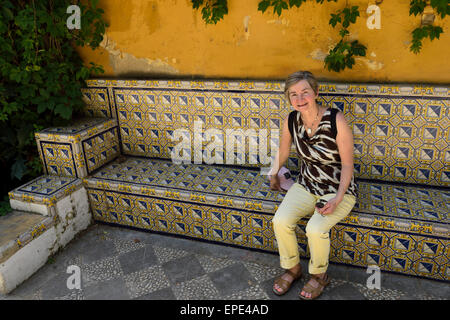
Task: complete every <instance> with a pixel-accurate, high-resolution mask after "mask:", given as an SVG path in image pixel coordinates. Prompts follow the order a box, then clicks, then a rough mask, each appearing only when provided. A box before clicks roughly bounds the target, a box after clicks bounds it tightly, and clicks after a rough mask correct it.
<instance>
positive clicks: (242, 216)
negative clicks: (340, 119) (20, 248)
mask: <svg viewBox="0 0 450 320" xmlns="http://www.w3.org/2000/svg"><path fill="white" fill-rule="evenodd" d="M282 88H283V84H282V82H279V81H278V82H277V81H266V82H262V81H261V82H259V81H182V80H173V81H161V80H159V81H157V80H154V81H144V80H139V81H138V80H136V81H134V80H133V81H132V80H126V81H125V80H124V81H121V80H90V81H88V87H87V88H86V89H84V90H83V94H84V97H85V102H86V105H87V106H86V113H87V115H88V116H89V117H104V119H103V120H99V119H97V120H96V121H98V122H97V124H96V125H97V126H101V125H100V124H101V123H102V124H103V126H102V127H101V128H100V127H99V128H98V129H97V130H91V132H88V129H87V128H88V127H89V125H84V124H83V123H82V122H81V123H80V124H78V125H77V126H75V127H74V128H72V130H73V132H74V133H73V134H72V135H79V136H83V138H82V139H73V140H74V141H78V142H77V143H81V145H82V146H81V147H78V149H77V148H76V147H72V149H71V150H72V153H68V154H69V156H68V157H66V160H63V158H58V161H59V162H57V164H56V165H54V164H50V161H47V159H46V157H47V156H48V157H49V155H48V154H46V153H45V147H44V148H43V149H42V150H44V151H43V152H42V153H41V155H42V157H43V163H44V164H45V165H46V168H47V169H46V170H47V172H48V173H51V172H53V171H52V170H53V169H52V168H51V167H50V165H53V166H54V167H56V168H57V169H58V168H63V169H59V172H58V174H60V175H61V174H66V173H67V172H68V171H64V168H65V167H66V166H67V167H69V166H71V168H72V171H73V172H75V173H76V175H73V176H74V177H78V178H82V180H83V185H84V187H85V188H86V190H87V192H88V195H89V202H90V206H91V212H92V215H93V217H94V220H95V221H99V222H105V223H111V224H116V225H122V226H126V227H134V228H139V229H143V230H149V231H155V232H163V233H168V234H176V235H179V236H184V237H189V238H192V239H198V240H202V241H214V242H219V243H223V244H228V245H237V246H242V247H246V248H252V249H258V250H265V251H270V252H276V251H277V249H276V248H277V245H276V241H275V238H274V235H273V231H272V226H271V219H272V217H273V214H274V212H275V211H276V208H277V206H278V205H279V203H280V202H281V200H282V198H283V193H280V192H275V191H271V190H269V186H268V183H267V180H266V178H265V177H264V175H262V174H261V173H263V170H261V169H262V168H268V167H269V166H270V165H269V163H268V162H267V159H266V158H265V157H264V155H263V154H259V152H258V150H256V149H254V148H253V147H254V146H255V145H259V146H261V145H262V143H261V141H263V139H266V140H265V141H266V142H267V144H266V145H265V147H266V148H267V150H268V151H269V150H272V152H273V149H270V148H271V146H276V145H278V138H279V132H280V126H281V123H282V121H283V119H284V118H285V117H286V115H287V114H288V112H289V106H287V104H286V102H285V100H284V97H283V94H282ZM319 90H320V92H321V94H320V97H319V101H320V102H321V103H324V104H327V105H329V106H330V107H334V108H339V109H340V110H343V111H344V113H345V116H346V118H347V120H348V121H349V123H350V125H351V126H352V128H353V132H354V141H355V175H356V178H357V183H358V191H359V197H358V201H357V204H356V206H355V208H354V210H353V211H352V213H351V214H350V215H349V216H348V217H347V218H346V219H345V220H344V221H342V222H341V223H339V224H338V225H336V226H335V227H334V228H333V229H332V231H331V240H332V244H331V245H332V250H331V256H330V260H331V261H332V262H336V263H343V264H349V265H355V266H360V267H366V266H367V265H372V264H376V265H378V266H379V267H380V268H381V269H382V270H385V271H391V272H399V273H403V274H408V275H413V276H419V277H426V278H432V279H438V280H445V281H449V280H450V266H449V256H450V254H449V250H450V249H449V240H450V228H449V219H448V212H449V211H450V210H449V209H450V166H449V164H450V145H449V140H450V139H449V137H450V121H449V100H450V95H449V92H450V90H449V88H448V87H428V86H419V85H417V86H415V85H408V86H395V85H365V84H333V83H324V84H321V86H320V89H319ZM196 127H197V128H199V127H201V128H202V130H203V134H196V132H195V131H194V128H196ZM108 130H109V131H108ZM227 130H229V131H227ZM239 130H241V131H239ZM105 131H108V132H110V133H109V136H108V138H107V139H106V138H105V135H104V132H105ZM46 132H47V133H48V132H51V133H52V139H53V140H52V141H55V142H56V141H57V140H58V139H59V140H58V141H63V142H64V143H66V142H67V141H68V140H70V139H71V138H69V137H70V136H71V133H68V132H67V130H65V129H64V128H60V129H55V128H54V129H49V130H47V131H46ZM59 133H61V136H60V137H59V138H58V137H57V136H58V135H59ZM62 135H65V136H64V137H62ZM36 136H37V139H38V145H39V144H41V145H42V143H41V142H40V141H41V140H45V141H48V140H49V139H48V138H45V139H44V138H42V137H43V133H40V134H37V135H36ZM100 136H101V137H100ZM203 139H204V140H203ZM229 139H234V140H235V141H237V142H239V141H246V142H245V143H244V144H243V145H240V146H239V145H238V146H237V147H236V148H231V149H227V148H226V146H227V142H229V141H231V140H229ZM106 141H109V142H106ZM55 146H56V147H55V148H56V149H59V148H60V147H58V144H57V143H55ZM88 146H89V147H90V148H94V151H91V155H97V157H98V156H100V155H101V154H102V152H103V158H102V161H99V160H96V159H94V161H91V162H90V163H89V159H91V158H93V156H85V155H84V154H85V152H87V149H88ZM200 146H201V147H200ZM221 146H223V150H222V149H221ZM46 147H47V146H46ZM199 148H200V149H203V150H206V151H207V152H206V153H207V154H208V155H209V157H207V158H204V159H203V164H198V163H197V162H198V160H199V158H201V154H199V153H198V152H196V151H197V150H198V149H199ZM65 150H68V149H65ZM74 150H77V151H74ZM80 150H81V151H80ZM106 150H110V151H109V153H108V151H106ZM61 152H63V153H64V155H66V153H67V152H69V151H67V152H64V151H61ZM119 153H120V156H119ZM173 154H178V155H179V156H180V157H181V158H184V160H185V161H184V163H182V164H177V163H175V162H174V161H173V160H172V155H173ZM273 154H274V153H273ZM215 156H218V159H229V158H230V157H234V159H235V160H234V162H233V163H230V162H228V161H224V162H225V164H217V163H214V159H216V158H214V157H215ZM97 159H98V158H97ZM113 159H114V160H113ZM111 160H112V161H111ZM205 162H208V163H210V162H212V163H210V164H206V163H205ZM69 164H70V165H69ZM297 165H298V159H297V157H296V155H295V152H294V149H292V152H291V155H290V157H289V160H288V167H289V169H290V170H291V171H292V172H294V173H295V172H296V167H297ZM305 225H306V220H302V221H300V223H299V226H298V239H299V245H300V250H301V251H302V252H301V254H302V256H303V257H305V256H307V255H308V248H307V243H306V237H305V234H304V229H305Z"/></svg>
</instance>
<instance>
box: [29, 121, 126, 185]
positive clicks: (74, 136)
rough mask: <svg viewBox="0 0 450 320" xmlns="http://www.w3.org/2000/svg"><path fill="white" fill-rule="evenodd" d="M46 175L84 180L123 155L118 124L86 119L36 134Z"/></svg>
mask: <svg viewBox="0 0 450 320" xmlns="http://www.w3.org/2000/svg"><path fill="white" fill-rule="evenodd" d="M35 136H36V142H37V146H38V150H39V155H40V157H41V161H42V163H43V165H44V170H45V171H46V174H49V175H59V176H64V177H77V178H82V177H85V176H87V175H88V174H90V173H91V172H93V171H94V170H95V169H97V168H99V167H101V166H102V165H104V164H106V163H108V162H110V161H111V160H113V159H115V158H116V157H117V156H118V155H119V154H120V146H119V134H118V127H117V122H116V120H114V119H105V118H86V119H81V120H79V121H78V122H75V123H74V124H73V125H72V126H70V127H64V128H49V129H45V130H43V131H41V132H38V133H36V134H35Z"/></svg>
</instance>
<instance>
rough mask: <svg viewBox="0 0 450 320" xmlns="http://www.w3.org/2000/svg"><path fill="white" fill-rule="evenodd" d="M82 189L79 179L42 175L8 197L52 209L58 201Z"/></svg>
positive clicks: (13, 191) (10, 193)
mask: <svg viewBox="0 0 450 320" xmlns="http://www.w3.org/2000/svg"><path fill="white" fill-rule="evenodd" d="M82 187H83V184H82V181H81V180H80V179H76V178H70V177H60V176H50V175H44V176H40V177H38V178H36V179H34V180H32V181H30V182H28V183H26V184H24V185H22V186H20V187H18V188H16V189H14V190H12V191H11V192H9V194H8V195H9V198H10V199H15V200H19V201H25V202H32V203H36V204H45V205H47V206H49V207H52V206H54V205H55V204H56V202H57V201H58V200H60V199H62V198H64V197H65V196H67V195H69V194H70V193H72V192H74V191H76V190H78V189H80V188H82Z"/></svg>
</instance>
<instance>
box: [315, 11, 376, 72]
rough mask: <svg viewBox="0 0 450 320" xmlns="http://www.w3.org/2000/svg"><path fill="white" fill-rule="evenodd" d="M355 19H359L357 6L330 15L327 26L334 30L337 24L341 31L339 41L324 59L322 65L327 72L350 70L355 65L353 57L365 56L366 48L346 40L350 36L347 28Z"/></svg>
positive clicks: (356, 41) (354, 41)
mask: <svg viewBox="0 0 450 320" xmlns="http://www.w3.org/2000/svg"><path fill="white" fill-rule="evenodd" d="M357 17H359V11H358V7H357V6H353V7H351V8H344V9H343V10H340V11H338V12H337V13H335V14H334V13H332V14H331V19H330V21H329V24H330V25H331V26H332V27H333V28H334V27H336V25H337V24H338V23H339V24H341V26H342V29H341V30H340V31H339V35H340V36H341V39H340V40H339V42H338V43H337V44H336V45H335V46H334V48H333V49H331V50H330V51H329V52H328V55H327V56H326V57H325V61H324V63H325V66H326V67H327V69H328V70H330V71H331V70H332V71H336V72H339V71H341V70H344V69H345V68H350V69H351V68H352V67H353V65H354V64H355V58H354V56H365V55H366V49H367V48H366V47H365V46H364V45H363V44H361V43H359V42H358V40H353V41H350V40H348V39H347V37H348V35H349V34H350V32H349V31H348V27H349V26H350V24H352V23H355V22H356V19H357Z"/></svg>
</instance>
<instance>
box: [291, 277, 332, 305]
mask: <svg viewBox="0 0 450 320" xmlns="http://www.w3.org/2000/svg"><path fill="white" fill-rule="evenodd" d="M311 279H314V280H315V281H316V282H317V283H318V286H317V288H316V287H313V286H312V284H310V281H311ZM311 279H310V280H309V281H308V282H307V283H306V284H305V286H304V287H303V289H302V291H304V292H307V293H310V294H311V298H307V297H304V296H302V291H300V293H299V297H300V299H303V300H314V299H316V298H318V297H319V296H320V295H321V294H322V292H323V290H324V289H325V287H326V286H327V285H328V284H329V283H330V278H329V277H328V275H327V274H325V278H324V279H321V278H319V277H318V276H316V275H315V274H312V275H311Z"/></svg>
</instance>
